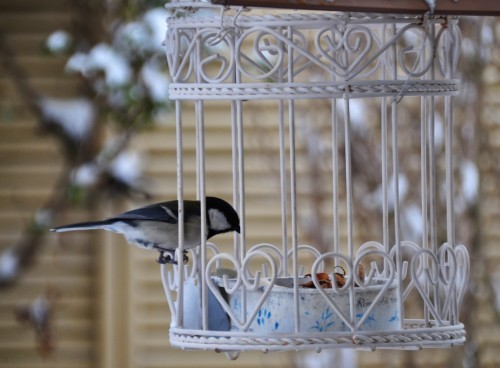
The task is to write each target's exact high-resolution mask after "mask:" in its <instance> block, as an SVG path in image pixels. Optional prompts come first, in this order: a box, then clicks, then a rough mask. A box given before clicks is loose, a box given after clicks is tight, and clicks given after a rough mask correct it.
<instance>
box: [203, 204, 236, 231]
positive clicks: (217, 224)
mask: <svg viewBox="0 0 500 368" xmlns="http://www.w3.org/2000/svg"><path fill="white" fill-rule="evenodd" d="M208 217H209V220H210V227H211V228H212V229H214V230H215V231H220V230H227V229H230V228H231V225H229V222H227V219H226V216H224V214H223V213H222V212H221V211H219V210H216V209H214V208H212V209H210V210H208Z"/></svg>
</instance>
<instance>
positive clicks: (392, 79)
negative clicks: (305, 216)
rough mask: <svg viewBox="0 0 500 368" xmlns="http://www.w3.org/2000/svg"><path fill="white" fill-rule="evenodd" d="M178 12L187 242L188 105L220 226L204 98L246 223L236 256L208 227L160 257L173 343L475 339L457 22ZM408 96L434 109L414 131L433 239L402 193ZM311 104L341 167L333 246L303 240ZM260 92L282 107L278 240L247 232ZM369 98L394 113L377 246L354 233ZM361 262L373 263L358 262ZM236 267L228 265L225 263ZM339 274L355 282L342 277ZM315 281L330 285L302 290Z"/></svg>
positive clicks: (383, 150) (367, 344)
mask: <svg viewBox="0 0 500 368" xmlns="http://www.w3.org/2000/svg"><path fill="white" fill-rule="evenodd" d="M167 8H168V9H170V10H171V11H172V16H171V17H170V18H169V19H168V22H167V23H168V30H167V36H166V41H165V42H166V56H167V59H168V65H169V70H170V74H171V77H172V83H171V84H170V99H172V100H174V101H175V107H176V120H177V122H176V124H177V125H176V126H177V136H176V137H177V173H178V198H179V200H180V202H179V220H180V221H179V223H180V225H179V238H180V246H179V249H178V252H180V253H182V251H183V244H182V242H183V226H182V218H183V206H182V200H183V199H184V192H183V189H184V184H185V178H184V170H183V153H184V151H183V135H182V133H183V124H184V120H185V119H187V118H186V116H187V115H188V114H189V116H193V117H194V119H196V189H197V194H198V197H199V198H200V199H201V202H202V222H205V221H206V219H205V217H206V216H205V215H204V211H203V209H204V208H205V203H204V200H203V199H204V198H205V195H209V193H206V172H207V171H208V172H209V171H210V166H207V167H206V165H205V124H206V126H208V124H210V122H208V121H206V119H205V115H206V111H205V106H206V104H207V103H209V102H210V101H215V100H216V101H218V103H219V104H220V105H223V107H225V108H226V110H225V111H227V117H228V122H229V123H228V130H230V131H231V136H230V140H231V145H232V193H233V205H234V207H235V208H236V209H237V211H238V213H239V215H240V220H241V234H239V235H235V237H234V247H233V250H232V251H231V252H223V251H221V249H219V248H218V247H217V245H216V241H217V238H215V243H212V242H210V243H208V242H207V241H206V240H205V231H204V230H202V236H201V238H202V239H201V240H200V241H201V245H200V247H199V248H197V249H196V250H190V253H191V255H190V259H191V263H190V264H181V263H179V264H178V265H162V266H161V274H162V281H163V285H164V289H165V293H166V296H167V300H168V304H169V307H170V310H171V315H172V321H171V327H170V342H171V344H172V345H173V346H175V347H179V348H183V349H204V350H215V351H224V352H228V354H235V355H231V356H232V357H235V356H237V353H238V352H240V351H245V350H261V351H278V350H302V349H316V350H317V351H319V350H321V349H322V348H344V347H350V348H367V349H375V348H404V349H407V348H408V349H420V348H423V347H443V346H453V345H456V344H463V343H464V341H465V330H464V326H463V325H462V324H461V323H460V322H459V318H458V317H459V311H460V306H461V304H462V300H463V297H464V293H465V290H466V285H467V280H468V273H469V258H468V253H467V250H466V248H465V247H464V246H463V245H460V244H456V242H455V235H454V227H455V224H454V215H453V213H454V198H453V197H454V196H453V172H452V165H453V156H452V143H453V142H452V129H453V127H452V121H453V116H452V96H454V95H456V94H457V92H458V88H459V81H458V80H456V79H453V76H454V72H455V67H456V63H457V59H458V54H459V49H460V32H459V29H458V26H457V19H455V18H452V17H444V16H441V17H434V16H429V15H428V14H426V15H418V16H417V15H387V14H359V13H328V12H324V13H306V12H292V13H289V14H284V13H276V14H263V13H262V12H257V13H255V12H254V11H249V10H248V9H244V8H227V7H226V8H224V7H219V6H215V5H212V4H210V3H207V2H203V1H191V2H187V1H172V2H170V3H169V4H168V5H167ZM312 75H313V76H316V77H315V78H314V79H313V80H311V76H312ZM318 76H321V78H318ZM409 98H411V99H413V101H417V103H418V104H419V106H420V108H419V109H420V116H419V117H418V122H419V124H420V126H419V127H418V128H419V132H420V136H419V137H415V139H416V140H418V141H419V144H420V147H421V148H420V152H421V155H420V163H419V165H420V166H419V167H420V168H419V170H420V173H421V181H420V182H419V183H410V184H411V185H420V187H421V188H420V196H421V208H420V212H421V218H422V219H423V220H422V223H421V236H420V239H421V240H420V241H419V242H416V241H412V240H409V239H406V238H405V234H404V232H403V231H402V229H401V211H402V206H401V204H400V201H399V198H400V193H399V192H400V190H401V181H400V180H399V175H398V174H399V173H400V169H401V167H400V160H399V156H398V152H399V149H400V147H401V144H400V142H398V138H399V131H400V130H401V129H404V128H405V127H404V126H401V125H402V124H401V122H400V120H402V117H401V116H400V114H399V112H400V106H401V103H402V102H404V100H406V99H409ZM312 100H314V101H323V102H324V103H325V104H326V106H327V109H328V111H329V115H328V116H329V125H328V126H329V131H328V136H329V137H330V138H329V139H330V142H331V146H330V147H329V149H330V161H329V162H328V165H330V170H331V172H332V174H333V175H332V177H331V181H330V182H329V184H328V185H330V186H331V188H330V189H329V191H330V192H331V201H330V203H331V226H329V227H328V229H325V230H326V231H329V232H330V233H331V239H332V242H331V248H330V249H328V250H326V251H325V252H320V251H319V250H317V249H316V247H314V244H312V245H305V244H303V243H302V240H301V239H299V236H298V229H297V222H298V216H299V215H300V214H299V213H298V212H300V208H301V207H300V205H299V204H298V199H297V198H298V197H297V181H298V174H297V149H296V141H297V127H296V123H297V119H298V117H297V114H298V112H297V111H298V110H299V107H298V106H299V104H301V103H304V101H305V102H307V101H312ZM253 101H257V102H259V103H260V102H271V104H272V106H274V108H275V112H276V114H275V116H276V124H275V126H276V129H277V130H278V132H279V139H278V141H277V144H278V145H279V148H277V150H276V152H278V153H277V154H276V160H277V161H278V162H279V178H280V179H279V199H280V201H279V202H280V204H281V216H282V226H281V229H279V232H280V233H281V241H280V242H279V243H278V244H271V243H259V244H249V243H248V241H247V236H248V233H247V231H248V230H247V220H246V216H245V213H246V206H247V204H248V198H247V196H246V189H247V187H246V182H245V178H246V176H247V169H246V167H245V146H244V134H245V129H247V125H246V122H245V116H246V115H245V114H246V113H247V112H248V110H250V109H255V106H258V105H257V104H256V103H254V104H252V102H253ZM356 101H370V102H371V103H372V104H375V105H376V106H377V108H378V116H377V119H376V121H377V124H380V126H379V128H380V137H379V138H376V137H373V139H380V142H379V144H380V151H379V152H373V153H372V154H373V155H378V156H379V157H380V158H379V160H380V162H381V167H380V191H379V192H378V194H379V196H378V197H377V198H379V199H378V201H379V202H377V203H376V204H375V205H376V206H379V207H380V216H381V219H380V225H381V234H382V237H381V239H380V241H375V240H373V241H368V242H364V243H363V244H355V234H354V232H355V231H359V227H355V225H354V217H353V211H354V210H355V209H354V204H353V185H354V183H353V177H352V167H351V165H352V162H351V159H352V158H351V150H352V147H353V145H356V144H358V143H357V142H355V141H354V140H353V136H352V129H353V127H352V125H353V117H352V116H351V115H352V113H353V110H352V109H353V106H354V104H355V103H356ZM186 104H189V105H186ZM357 114H359V112H357ZM438 116H439V118H440V119H442V120H443V121H444V150H445V164H444V165H441V164H440V163H437V162H436V152H435V151H434V147H435V139H436V138H435V126H434V125H435V120H436V119H437V117H438ZM364 119H366V120H369V119H370V117H369V116H365V117H364ZM378 122H379V123H378ZM310 123H311V124H314V121H311V122H310ZM221 139H222V138H221ZM441 167H443V168H444V169H442V175H441V176H440V174H438V173H439V172H440V170H441ZM438 176H439V179H443V180H438V179H437V177H438ZM342 188H343V189H342ZM440 193H446V194H445V207H446V218H445V219H443V218H437V216H436V206H437V204H436V203H437V201H438V198H439V197H440ZM344 217H345V221H343V220H342V218H344ZM443 225H444V226H445V227H446V234H447V235H446V240H445V241H444V242H443V243H442V244H439V243H438V237H437V232H438V226H443ZM202 228H204V227H202ZM341 233H343V234H345V235H346V239H345V242H344V241H342V240H341V236H340V234H341ZM344 243H345V244H344ZM180 253H179V254H180ZM305 253H307V254H308V255H309V257H313V260H312V261H311V262H310V263H309V264H308V265H305V264H301V262H302V261H301V260H302V259H303V257H302V255H303V254H305ZM178 259H180V258H179V257H178ZM257 261H258V262H260V263H262V264H263V265H262V267H261V268H260V271H255V270H254V269H252V266H251V265H252V264H254V263H255V262H257ZM360 264H363V265H364V269H365V272H364V274H363V272H358V270H359V269H360V266H359V265H360ZM223 265H225V266H223ZM227 265H229V267H228V266H227ZM339 266H340V267H339ZM221 267H224V270H225V271H223V272H219V271H218V269H219V268H221ZM227 268H230V269H232V270H231V272H229V271H228V270H227ZM339 270H342V271H339ZM321 272H324V273H326V274H328V278H329V280H330V281H333V282H331V288H323V287H322V282H323V281H322V280H320V279H319V278H320V276H319V275H320V273H321ZM335 273H337V275H335ZM305 274H311V276H310V277H311V279H309V278H307V277H305ZM339 274H342V275H340V276H343V282H345V283H339V284H337V282H335V281H334V280H335V277H336V276H339ZM308 280H311V282H310V284H313V285H314V286H315V287H313V288H304V287H302V286H303V284H304V283H306V282H307V281H308ZM301 285H302V286H301ZM410 295H413V298H414V299H417V302H416V303H415V302H414V301H412V302H411V303H412V304H413V307H412V308H413V309H415V305H416V306H417V308H418V309H419V310H418V311H417V312H416V313H415V312H414V311H413V310H411V309H410V308H409V304H410V302H409V297H410ZM415 316H416V317H415Z"/></svg>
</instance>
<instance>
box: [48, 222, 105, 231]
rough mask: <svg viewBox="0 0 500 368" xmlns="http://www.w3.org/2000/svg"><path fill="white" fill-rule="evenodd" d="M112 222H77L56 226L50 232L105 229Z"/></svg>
mask: <svg viewBox="0 0 500 368" xmlns="http://www.w3.org/2000/svg"><path fill="white" fill-rule="evenodd" d="M112 222H113V221H112V220H103V221H88V222H78V223H76V224H69V225H64V226H58V227H55V228H53V229H50V231H54V232H57V233H62V232H65V231H76V230H99V229H107V228H108V225H110V224H111V223H112Z"/></svg>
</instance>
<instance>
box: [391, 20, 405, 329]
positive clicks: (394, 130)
mask: <svg viewBox="0 0 500 368" xmlns="http://www.w3.org/2000/svg"><path fill="white" fill-rule="evenodd" d="M392 31H393V35H395V34H396V25H395V24H393V25H392ZM392 57H393V60H394V70H393V79H394V80H397V79H398V70H397V55H396V46H395V45H393V46H392ZM391 105H392V106H391V120H392V122H391V125H392V171H393V183H392V185H393V189H394V240H395V246H396V272H397V277H398V305H399V315H400V321H399V323H400V328H401V329H402V328H403V321H404V308H403V275H402V273H401V272H402V265H403V256H402V249H401V239H400V214H399V159H398V110H397V107H398V101H397V98H396V97H395V98H394V99H393V100H392V104H391Z"/></svg>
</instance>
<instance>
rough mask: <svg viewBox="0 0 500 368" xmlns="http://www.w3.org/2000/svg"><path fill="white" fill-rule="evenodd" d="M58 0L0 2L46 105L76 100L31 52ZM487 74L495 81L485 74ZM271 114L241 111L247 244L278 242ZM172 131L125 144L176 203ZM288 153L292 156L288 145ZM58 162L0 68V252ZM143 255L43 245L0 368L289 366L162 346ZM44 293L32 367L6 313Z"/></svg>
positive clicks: (71, 84) (47, 60) (492, 213)
mask: <svg viewBox="0 0 500 368" xmlns="http://www.w3.org/2000/svg"><path fill="white" fill-rule="evenodd" d="M67 1H69V0H47V1H43V2H38V1H34V0H16V1H9V0H0V31H2V32H5V33H6V35H7V40H8V42H9V44H11V45H12V47H13V48H14V49H15V51H16V53H17V54H18V56H19V57H20V61H21V63H22V65H23V66H25V67H26V70H27V71H28V73H29V77H30V81H31V82H32V83H33V85H34V86H35V87H36V88H37V89H39V90H40V91H43V92H44V93H46V94H48V95H51V96H55V97H72V96H76V95H77V93H78V88H79V84H78V81H77V80H76V79H75V78H73V77H70V76H67V75H65V74H64V73H63V72H62V71H63V69H64V62H65V61H64V59H63V58H53V57H46V56H43V55H42V53H41V45H42V43H43V41H44V39H45V38H46V36H47V35H48V34H50V32H52V31H54V30H57V29H60V28H66V27H69V22H71V19H72V17H74V16H75V15H74V14H71V11H70V8H69V6H67V4H68V3H67ZM499 33H500V32H499ZM498 38H499V39H500V37H498ZM499 46H500V45H499ZM497 60H499V59H497ZM498 67H500V65H499V66H498ZM495 72H496V73H497V74H498V71H497V70H496V69H495ZM498 86H499V85H498V81H492V83H491V85H490V89H489V90H488V92H487V93H488V94H489V95H490V96H491V97H490V98H488V99H487V100H488V102H489V106H488V107H487V108H485V109H484V112H485V115H484V121H485V125H484V129H488V131H489V132H490V130H491V133H489V134H488V137H489V138H488V139H491V140H492V142H493V146H494V147H495V149H496V151H495V153H496V154H497V155H498V154H500V143H499V142H500V124H499V123H498V119H497V116H499V115H498V111H500V103H499V102H498V101H499V99H498V98H497V94H498V90H499V89H498V88H499V87H498ZM206 107H207V112H208V113H207V150H208V154H207V167H208V168H209V169H210V176H209V177H208V179H207V192H208V193H210V194H211V195H217V196H221V197H224V198H226V199H228V200H230V199H231V193H232V192H231V174H230V164H231V159H230V157H231V156H230V149H231V148H230V144H229V140H228V134H229V130H228V123H229V121H228V119H227V113H226V111H224V110H223V108H224V104H221V103H211V104H207V106H206ZM274 108H275V106H273V105H272V103H267V104H266V103H264V104H262V105H260V106H259V114H258V115H255V114H252V116H251V118H250V120H249V125H248V130H247V131H246V143H247V147H248V150H247V156H246V157H247V162H246V164H247V168H248V172H249V173H250V175H249V176H248V179H247V189H248V197H247V198H249V199H251V201H249V204H248V207H247V215H248V221H249V229H252V230H253V231H249V234H250V236H249V239H248V242H249V243H250V244H256V243H258V242H261V241H268V242H275V243H276V242H278V241H279V237H278V235H279V229H280V216H279V205H278V204H279V202H278V201H277V200H276V194H277V193H278V190H277V179H276V177H275V175H276V171H275V168H276V162H270V161H269V160H268V156H267V155H268V152H270V150H271V151H272V150H273V149H274V150H275V148H273V149H271V147H276V146H277V144H276V132H277V131H276V129H277V128H276V126H275V124H273V120H274V117H273V115H272V111H273V109H274ZM186 116H189V114H187V115H186ZM173 122H174V120H173V116H167V117H166V119H165V121H164V122H163V124H162V125H159V126H158V127H157V128H156V129H155V130H154V131H149V132H145V133H143V134H141V135H140V136H139V137H137V138H136V139H135V140H134V145H135V147H136V148H137V149H138V150H140V151H141V152H142V153H143V155H144V158H145V170H146V172H147V174H148V175H149V176H150V177H152V178H153V186H152V191H153V194H154V196H155V200H156V199H158V200H161V199H164V198H174V197H175V195H176V177H175V144H174V139H175V138H174V137H175V130H174V124H173ZM185 123H186V126H185V128H186V130H185V145H186V147H185V148H186V152H185V153H186V156H185V174H186V177H185V180H186V193H185V195H186V197H194V195H195V191H194V181H195V180H194V178H195V177H194V161H195V158H194V148H193V147H194V127H193V120H191V119H186V120H185ZM263 131H264V132H266V134H265V136H263V133H262V132H263ZM299 149H303V147H302V146H300V145H299ZM497 157H498V156H497ZM60 162H61V160H60V158H59V157H58V149H57V147H55V146H54V141H53V140H51V139H50V137H47V136H41V135H39V134H37V132H36V121H35V119H34V117H33V116H31V115H30V114H29V113H27V112H26V107H25V105H23V102H22V101H21V100H20V98H19V96H18V94H17V93H16V90H15V88H14V87H13V85H12V83H11V82H10V81H9V78H7V75H5V73H4V71H3V69H1V68H0V250H3V249H5V248H7V247H9V246H10V245H11V244H13V243H15V242H16V241H17V240H18V238H19V236H20V233H21V231H22V229H23V226H24V225H25V221H26V219H29V218H30V216H31V215H32V213H33V212H34V211H36V209H37V208H38V207H39V206H41V205H42V203H43V202H44V200H45V199H46V197H47V196H48V195H49V191H50V189H51V186H52V185H53V182H54V180H55V178H56V176H57V173H58V171H59V170H60ZM490 168H491V167H490ZM481 169H483V171H484V172H483V173H482V175H483V181H482V183H483V184H482V187H481V188H482V193H481V196H483V197H487V198H488V201H484V202H486V204H485V205H484V206H482V207H481V211H482V212H481V213H482V215H483V216H484V219H485V220H484V224H485V227H484V228H483V231H482V234H483V235H482V237H483V241H484V244H485V245H486V247H485V255H486V257H488V258H489V259H490V263H489V270H491V271H493V270H498V266H497V264H499V263H500V262H498V261H499V259H498V257H499V256H500V251H499V249H500V248H498V243H499V240H500V233H499V232H498V226H497V225H496V224H497V223H498V219H499V218H500V205H499V203H500V192H499V186H498V177H497V176H494V175H493V174H492V173H491V171H488V167H487V166H481ZM299 173H300V174H301V175H304V174H307V168H306V165H305V163H304V162H299ZM301 188H303V189H302V190H303V191H302V192H300V195H302V196H307V194H308V192H307V191H308V187H307V184H305V185H303V186H301ZM141 204H142V203H138V202H133V201H128V202H127V203H124V204H123V206H120V208H113V207H110V208H108V207H106V206H104V207H103V213H101V214H99V216H106V215H110V214H113V213H115V212H119V211H122V210H124V209H127V208H132V207H134V206H138V205H141ZM93 216H97V214H95V215H93ZM91 217H92V214H87V213H84V212H83V211H73V212H71V213H70V214H69V216H68V217H67V218H65V220H67V221H68V222H70V221H73V220H74V221H77V220H80V219H81V220H83V219H88V218H91ZM217 243H218V244H222V246H223V247H227V246H229V245H230V243H231V237H230V236H222V237H219V238H217ZM154 257H155V256H154V255H152V254H151V253H148V252H146V251H141V250H137V249H132V248H130V247H128V246H126V245H125V244H124V242H123V241H122V239H121V238H120V237H118V236H116V235H113V234H97V235H90V234H85V233H82V234H78V233H74V234H71V235H67V236H66V235H65V236H64V237H63V236H56V235H53V234H51V235H49V236H47V238H46V240H45V242H44V244H43V251H42V255H41V257H40V258H39V261H38V262H37V264H36V266H35V267H33V268H32V269H30V270H29V272H28V273H27V274H26V275H25V276H24V277H23V278H22V280H21V281H20V282H19V283H18V284H17V285H15V286H13V287H11V288H9V289H6V290H5V289H4V290H0V367H1V368H11V367H13V368H20V367H23V368H31V367H47V368H49V367H61V368H62V367H68V368H73V367H102V368H114V367H130V368H146V367H221V366H238V367H259V366H263V367H268V366H269V367H273V366H274V367H289V366H293V364H294V362H297V357H296V354H295V353H275V354H267V355H264V354H261V353H245V354H242V356H241V357H240V358H239V359H238V360H237V361H236V362H230V361H228V360H227V359H226V358H225V357H224V356H223V355H221V354H216V353H212V352H183V351H180V350H175V349H172V348H170V347H169V344H168V322H169V314H168V307H167V304H166V302H165V299H164V295H163V291H162V287H161V283H160V278H159V267H158V266H157V264H156V263H155V262H154ZM47 285H52V286H54V287H56V288H57V289H58V290H59V291H60V294H61V295H60V296H59V299H58V301H57V305H56V307H57V308H56V312H55V313H56V314H55V321H56V323H55V327H56V329H55V338H56V351H55V353H54V354H53V356H51V357H48V358H43V357H41V356H40V355H39V354H37V351H36V346H35V343H34V337H33V333H32V331H30V330H29V329H27V328H26V327H25V326H23V325H21V324H19V323H18V322H16V321H15V320H14V319H13V313H12V310H13V309H14V308H15V307H16V305H18V304H19V303H25V302H28V301H32V300H33V299H34V298H35V297H37V296H38V295H40V293H42V292H43V290H44V289H45V288H46V286H47ZM486 302H487V301H486ZM488 313H489V314H487V317H485V318H483V319H482V320H481V323H480V326H478V327H479V330H480V331H484V333H486V334H487V336H488V337H490V338H485V337H483V338H482V341H484V342H486V341H489V343H488V344H486V343H485V344H484V345H482V346H484V349H485V351H487V354H485V358H484V360H483V362H482V363H483V365H482V366H484V367H494V366H497V365H498V364H500V358H499V357H498V354H496V353H495V351H496V350H495V349H497V348H498V345H499V344H500V339H499V337H498V336H500V334H499V333H498V331H497V329H496V328H492V327H491V326H493V325H492V323H491V319H489V318H494V314H492V313H491V309H489V312H488ZM408 354H409V353H405V352H399V351H384V352H374V353H372V352H363V353H360V355H359V362H360V364H361V366H362V367H373V368H375V367H400V366H404V362H405V361H407V359H408ZM412 354H414V355H413V356H414V357H415V361H416V362H417V363H418V365H419V366H422V367H423V366H427V367H442V366H444V364H446V360H445V359H446V351H442V350H426V351H420V352H415V353H412ZM325 357H326V358H325ZM313 359H315V360H317V361H318V366H319V364H320V363H319V361H325V360H326V363H325V365H323V366H328V364H329V363H328V361H329V360H330V362H334V361H337V360H333V359H339V357H338V356H337V357H333V356H330V355H328V352H323V353H321V354H320V355H317V356H316V355H314V354H313ZM297 366H301V363H297ZM331 366H333V365H331ZM344 367H346V366H345V365H344Z"/></svg>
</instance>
